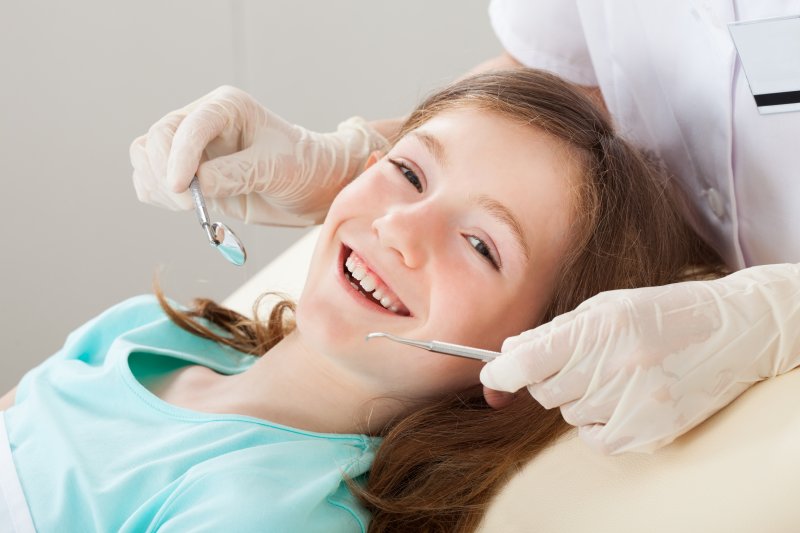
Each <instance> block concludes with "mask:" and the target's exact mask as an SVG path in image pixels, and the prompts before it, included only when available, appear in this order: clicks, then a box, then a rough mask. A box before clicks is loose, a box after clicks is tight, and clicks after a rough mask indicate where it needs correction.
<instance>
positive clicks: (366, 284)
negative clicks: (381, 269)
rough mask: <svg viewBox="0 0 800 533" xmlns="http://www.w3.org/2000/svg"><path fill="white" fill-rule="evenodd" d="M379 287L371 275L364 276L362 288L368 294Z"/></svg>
mask: <svg viewBox="0 0 800 533" xmlns="http://www.w3.org/2000/svg"><path fill="white" fill-rule="evenodd" d="M377 286H378V282H377V281H375V278H373V277H372V276H371V275H369V274H367V275H366V276H364V278H363V279H362V280H361V288H362V289H364V290H365V291H367V292H370V291H372V290H374V289H375V287H377Z"/></svg>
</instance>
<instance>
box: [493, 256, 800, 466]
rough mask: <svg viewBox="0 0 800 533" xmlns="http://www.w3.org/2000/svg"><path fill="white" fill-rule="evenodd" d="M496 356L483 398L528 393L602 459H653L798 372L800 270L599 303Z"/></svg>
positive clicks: (742, 274)
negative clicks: (754, 389)
mask: <svg viewBox="0 0 800 533" xmlns="http://www.w3.org/2000/svg"><path fill="white" fill-rule="evenodd" d="M502 352H503V355H501V356H500V357H498V358H497V359H495V360H494V361H492V362H490V363H488V364H486V365H485V366H484V367H483V370H482V372H481V381H482V382H483V384H484V385H485V386H486V387H488V388H490V389H494V390H500V391H508V392H515V391H517V390H518V389H520V388H522V387H526V386H527V388H528V391H530V393H531V394H532V395H533V397H534V398H536V400H537V401H538V402H539V403H541V404H542V405H543V406H544V407H546V408H548V409H549V408H552V407H557V406H558V407H560V408H561V413H562V415H563V417H564V419H565V420H566V421H567V422H568V423H570V424H572V425H574V426H578V428H579V429H578V433H579V436H580V437H581V438H582V439H583V440H584V441H586V442H587V443H588V444H589V445H590V446H591V447H593V448H595V449H597V450H598V451H601V452H604V453H620V452H626V451H646V452H649V451H653V450H655V449H657V448H659V447H661V446H663V445H665V444H668V443H670V442H672V441H673V440H674V439H675V438H677V437H678V436H680V435H681V434H683V433H685V432H686V431H688V430H689V429H691V428H693V427H694V426H696V425H697V424H699V423H701V422H702V421H704V420H705V419H707V418H708V417H709V416H711V415H712V414H713V413H715V412H716V411H718V410H719V409H721V408H722V407H724V406H725V405H727V404H728V403H730V402H731V401H732V400H733V399H734V398H736V397H737V396H738V395H740V394H741V393H742V392H743V391H744V390H745V389H747V388H748V387H750V386H751V385H752V384H753V383H755V382H757V381H760V380H762V379H765V378H768V377H772V376H776V375H778V374H781V373H784V372H787V371H789V370H791V369H792V368H794V367H796V366H798V365H800V264H797V265H790V264H783V265H767V266H761V267H753V268H749V269H746V270H742V271H739V272H736V273H734V274H731V275H729V276H727V277H725V278H721V279H718V280H713V281H691V282H685V283H677V284H673V285H666V286H663V287H648V288H644V289H628V290H618V291H609V292H606V293H601V294H599V295H597V296H595V297H593V298H590V299H588V300H587V301H585V302H584V303H583V304H581V305H580V306H578V307H577V308H576V309H575V310H573V311H571V312H569V313H565V314H564V315H561V316H559V317H557V318H555V319H554V320H553V321H551V322H549V323H547V324H544V325H542V326H540V327H538V328H536V329H533V330H530V331H526V332H524V333H522V334H521V335H518V336H516V337H510V338H508V339H506V341H505V342H504V343H503V347H502ZM532 423H533V422H532Z"/></svg>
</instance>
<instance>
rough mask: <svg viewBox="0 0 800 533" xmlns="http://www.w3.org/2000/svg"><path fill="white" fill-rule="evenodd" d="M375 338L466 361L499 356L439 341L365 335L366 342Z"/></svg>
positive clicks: (376, 334) (486, 360)
mask: <svg viewBox="0 0 800 533" xmlns="http://www.w3.org/2000/svg"><path fill="white" fill-rule="evenodd" d="M376 337H386V338H387V339H389V340H391V341H395V342H399V343H401V344H408V345H409V346H416V347H417V348H422V349H423V350H428V351H431V352H437V353H443V354H446V355H455V356H456V357H466V358H467V359H477V360H478V361H483V362H484V363H488V362H489V361H491V360H492V359H494V358H495V357H497V356H498V355H500V352H493V351H491V350H481V349H480V348H472V347H471V346H462V345H460V344H451V343H449V342H441V341H416V340H413V339H406V338H404V337H398V336H397V335H390V334H389V333H383V332H375V333H370V334H369V335H367V340H370V339H374V338H376Z"/></svg>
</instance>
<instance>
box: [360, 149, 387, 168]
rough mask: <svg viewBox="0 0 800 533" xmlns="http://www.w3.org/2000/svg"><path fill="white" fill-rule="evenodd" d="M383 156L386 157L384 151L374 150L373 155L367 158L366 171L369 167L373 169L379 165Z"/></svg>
mask: <svg viewBox="0 0 800 533" xmlns="http://www.w3.org/2000/svg"><path fill="white" fill-rule="evenodd" d="M383 156H384V153H383V152H382V151H380V150H374V151H373V152H372V153H371V154H369V157H368V158H367V162H366V164H365V165H364V170H367V169H368V168H369V167H371V166H372V165H374V164H375V163H377V162H378V161H379V160H380V159H381V158H382V157H383Z"/></svg>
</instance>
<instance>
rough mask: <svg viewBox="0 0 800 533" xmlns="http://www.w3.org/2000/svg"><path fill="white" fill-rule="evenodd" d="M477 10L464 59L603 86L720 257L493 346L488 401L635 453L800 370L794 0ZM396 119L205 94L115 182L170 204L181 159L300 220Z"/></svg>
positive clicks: (213, 202)
mask: <svg viewBox="0 0 800 533" xmlns="http://www.w3.org/2000/svg"><path fill="white" fill-rule="evenodd" d="M489 12H490V18H491V21H492V25H493V27H494V29H495V32H496V33H497V36H498V38H499V39H500V41H501V43H502V44H503V46H504V48H505V50H506V53H505V54H503V55H502V56H500V57H498V58H496V59H494V60H490V61H487V62H486V63H484V64H482V65H480V66H479V67H477V68H476V71H478V70H487V69H491V68H503V67H513V66H519V65H525V66H529V67H536V68H543V69H547V70H550V71H553V72H555V73H556V74H559V75H561V76H562V77H564V78H566V79H568V80H570V81H573V82H575V83H577V84H579V85H582V86H585V87H586V90H587V92H589V93H590V94H592V95H593V96H596V97H598V98H602V101H603V102H605V105H606V106H607V108H608V110H609V111H610V113H611V115H612V116H613V117H614V120H615V122H616V124H617V127H618V128H619V130H620V131H621V132H622V134H623V135H625V136H626V137H627V138H629V139H631V140H632V141H634V142H635V143H637V144H638V145H639V146H642V147H643V148H645V149H647V150H649V151H651V152H652V154H653V155H654V156H655V157H656V158H658V159H659V160H660V161H662V162H663V163H664V165H666V166H667V168H668V169H669V170H670V172H671V173H672V174H673V175H674V176H675V177H676V181H677V182H678V183H679V185H680V186H681V187H682V188H683V190H684V193H685V194H686V196H687V197H688V199H689V202H690V204H691V205H690V208H691V209H690V211H691V212H690V217H691V218H692V222H693V223H694V225H695V227H696V228H697V229H698V231H699V232H700V233H701V235H703V236H704V238H705V239H706V240H707V241H708V242H709V243H711V244H712V245H714V246H715V247H716V248H717V250H718V251H719V253H720V255H721V256H722V257H723V258H724V259H725V260H726V262H727V263H728V264H729V266H730V267H731V268H732V269H734V270H738V271H737V272H735V273H734V274H731V275H729V276H727V277H725V278H722V279H719V280H713V281H706V282H687V283H680V284H675V285H669V286H665V287H652V288H643V289H631V290H624V291H612V292H607V293H602V294H599V295H597V296H595V297H593V298H591V299H589V300H587V301H586V302H584V303H583V304H582V305H581V306H579V307H578V308H577V309H576V310H574V311H572V312H569V313H566V314H565V315H562V316H560V317H557V318H556V319H555V320H553V321H552V322H550V323H548V324H545V325H543V326H540V327H538V328H536V329H533V330H530V331H527V332H524V333H522V334H521V335H518V336H516V337H512V338H509V339H507V340H506V342H505V343H504V344H503V348H502V351H503V355H502V356H501V357H499V358H497V359H496V360H495V361H493V362H492V363H489V364H487V365H486V366H485V367H484V370H483V372H482V374H481V380H482V381H483V383H484V385H485V386H486V387H487V399H489V400H490V403H492V404H494V405H496V406H498V407H501V406H502V404H503V396H502V394H499V393H497V392H493V391H506V392H509V393H510V392H516V391H519V390H520V389H523V388H527V390H528V391H529V392H530V393H531V394H532V395H533V396H534V397H535V398H536V399H537V400H538V401H539V402H540V403H542V404H543V405H544V406H545V407H560V409H561V412H562V414H563V416H564V418H565V420H566V421H567V422H569V423H570V424H573V425H575V426H577V427H578V428H579V435H580V436H581V438H582V439H584V440H585V441H586V442H587V443H588V444H589V445H591V446H592V447H594V448H596V449H598V450H600V451H602V452H605V453H619V452H624V451H652V450H655V449H657V448H658V447H660V446H663V445H665V444H668V443H669V442H671V441H673V440H674V439H675V438H676V437H678V436H680V435H681V434H683V433H685V432H686V431H688V430H689V429H691V428H692V427H694V426H696V425H697V424H699V423H700V422H702V421H703V420H705V419H706V418H708V417H709V416H711V415H712V414H713V413H715V412H716V411H718V410H719V409H721V408H722V407H724V406H725V405H727V404H728V403H730V402H731V401H732V400H733V399H734V398H736V397H737V396H738V395H739V394H741V393H742V392H743V391H744V390H746V389H747V388H748V387H750V386H751V385H752V384H754V383H756V382H758V381H760V380H762V379H766V378H769V377H772V376H775V375H778V374H781V373H784V372H787V371H789V370H791V369H793V368H795V367H797V366H798V365H800V0H794V1H788V0H787V1H778V0H759V1H758V2H752V1H746V0H706V1H699V0H698V1H695V2H693V1H690V0H654V1H652V2H638V1H636V0H607V1H602V0H493V1H492V3H491V6H490V9H489ZM792 15H796V16H797V17H795V18H791V16H792ZM773 17H789V18H785V19H783V20H781V21H777V22H776V21H768V22H760V23H756V22H753V23H752V24H753V25H748V27H747V28H745V30H748V31H749V29H752V28H756V34H759V33H758V32H759V31H760V30H759V29H758V27H756V26H755V25H756V24H762V26H760V28H761V30H764V29H766V30H765V31H760V35H766V36H768V37H769V41H770V42H769V43H767V45H766V47H765V46H762V47H761V52H757V51H756V52H753V51H751V49H752V46H751V47H750V48H749V49H745V48H746V47H745V44H747V42H750V43H751V45H752V42H751V41H753V38H752V37H750V39H749V41H747V42H744V41H743V42H738V41H737V43H736V44H737V45H738V46H740V47H741V49H740V50H739V53H737V48H736V46H735V44H734V41H733V39H732V37H731V33H732V32H731V31H730V30H729V28H728V24H729V23H732V22H736V21H757V20H761V19H766V18H773ZM763 24H766V26H763ZM770 24H772V26H770ZM775 24H777V26H776V25H775ZM792 24H794V25H793V26H792ZM748 35H749V36H752V35H753V33H752V32H750V33H749V34H748ZM793 36H797V37H796V38H795V37H793ZM758 40H759V39H757V38H756V39H755V41H756V45H758V44H759V43H758ZM762 44H763V43H762ZM764 48H767V49H771V50H772V51H773V52H774V53H772V54H770V55H771V57H772V60H774V58H775V57H776V55H777V56H778V57H779V58H781V57H784V58H786V59H785V60H784V59H781V60H780V61H777V64H778V65H779V66H780V68H779V70H780V71H781V73H780V74H781V76H782V77H783V78H782V81H783V82H785V83H784V84H783V85H780V84H779V86H776V85H775V83H774V82H775V80H774V79H772V78H770V76H771V75H773V74H774V72H773V73H770V72H767V73H766V74H765V73H764V72H762V71H763V70H764V69H763V68H761V67H762V66H763V64H765V63H764V62H763V61H761V60H759V53H761V54H762V56H763V49H764ZM792 50H794V52H792ZM780 54H783V56H781V55H780ZM753 57H755V60H753ZM748 61H750V63H748ZM743 62H744V64H743ZM773 70H774V69H773ZM746 74H747V76H749V79H748V77H746ZM766 78H770V79H766ZM773 78H774V76H773ZM748 81H749V83H748ZM770 83H771V85H770ZM787 83H788V85H786V84H787ZM793 83H796V87H794V86H793V85H792V84H793ZM763 87H768V88H771V89H770V90H768V91H767V93H768V94H764V92H763V91H761V89H762V88H763ZM776 87H777V88H776ZM793 87H794V90H792V88H793ZM751 88H753V89H754V90H753V92H751ZM754 93H755V95H757V98H756V96H754ZM795 100H796V103H795ZM776 111H782V112H776ZM400 122H401V121H400V120H399V119H398V120H384V121H377V122H371V123H369V122H366V121H364V120H363V119H361V118H358V117H354V118H351V119H349V120H347V121H345V122H343V123H342V124H340V126H339V128H338V130H337V131H336V132H333V133H326V134H320V133H315V132H310V131H307V130H305V129H304V128H302V127H300V126H296V125H292V124H289V123H287V122H285V121H284V120H282V119H281V118H280V117H278V116H276V115H275V114H273V113H271V112H270V111H269V110H267V109H266V108H264V107H263V106H261V105H260V104H259V103H258V102H256V101H255V100H254V99H253V98H252V97H250V96H249V95H247V94H246V93H244V92H242V91H239V90H237V89H234V88H232V87H222V88H220V89H217V90H216V91H214V92H212V93H210V94H208V95H206V96H204V97H203V98H201V99H199V100H197V101H196V102H193V103H191V104H189V105H188V106H186V107H184V108H182V109H180V110H177V111H174V112H172V113H170V114H168V115H166V116H165V117H164V118H162V119H161V120H160V121H159V122H158V123H156V124H154V125H153V126H152V127H151V128H150V130H149V131H148V133H147V135H144V136H142V137H139V138H138V139H136V140H135V141H134V142H133V144H132V145H131V160H132V162H133V166H134V174H133V179H134V185H135V187H136V191H137V195H138V196H139V198H140V199H141V200H142V201H145V202H148V203H153V204H157V205H162V206H165V207H169V208H172V209H189V208H191V205H192V204H191V199H190V198H189V195H188V193H187V192H186V189H187V188H188V185H189V182H190V181H191V178H192V176H193V175H194V174H195V171H196V172H197V175H198V176H199V178H200V182H201V183H202V184H203V190H204V192H205V193H206V195H207V197H208V198H207V200H208V203H209V204H210V205H209V207H210V208H211V209H216V210H218V211H221V212H224V213H226V214H228V215H232V216H237V217H239V218H241V219H243V220H245V221H248V222H259V223H278V224H311V223H314V222H318V221H319V220H321V219H322V218H323V217H324V214H325V212H326V210H327V205H328V203H329V202H330V200H331V199H332V197H333V196H335V194H336V192H337V191H338V190H339V189H340V188H341V187H342V186H344V185H345V184H346V183H347V182H348V181H349V180H351V179H352V178H353V177H354V176H355V175H356V174H357V172H358V171H359V169H360V168H361V167H362V166H363V162H364V161H365V160H366V157H367V156H368V154H369V153H370V151H372V150H374V149H377V148H380V147H382V146H384V145H385V143H386V140H385V139H386V138H390V137H391V136H392V135H393V134H394V133H395V132H396V131H397V128H398V126H399V124H400ZM201 162H202V164H201ZM520 393H522V392H520Z"/></svg>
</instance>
